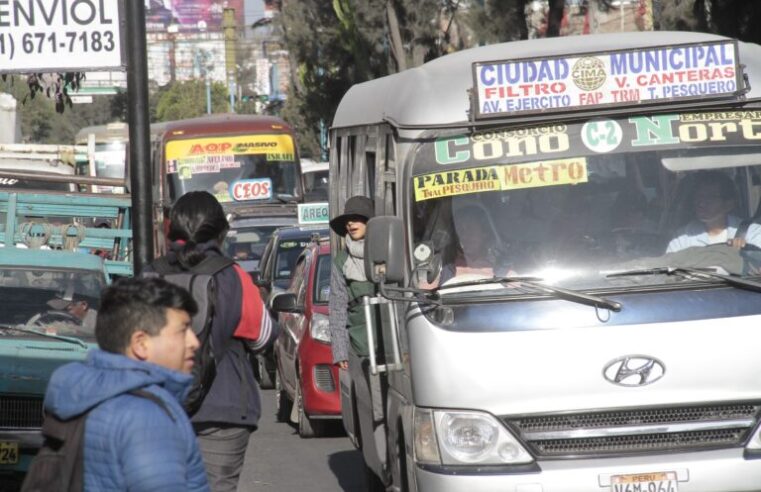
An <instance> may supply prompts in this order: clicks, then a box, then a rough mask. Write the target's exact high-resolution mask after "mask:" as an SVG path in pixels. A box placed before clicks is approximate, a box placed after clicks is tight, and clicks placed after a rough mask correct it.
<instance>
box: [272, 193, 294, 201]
mask: <svg viewBox="0 0 761 492" xmlns="http://www.w3.org/2000/svg"><path fill="white" fill-rule="evenodd" d="M272 198H274V199H275V200H277V201H279V202H280V203H296V198H295V197H294V196H293V195H289V194H287V193H275V194H274V195H272Z"/></svg>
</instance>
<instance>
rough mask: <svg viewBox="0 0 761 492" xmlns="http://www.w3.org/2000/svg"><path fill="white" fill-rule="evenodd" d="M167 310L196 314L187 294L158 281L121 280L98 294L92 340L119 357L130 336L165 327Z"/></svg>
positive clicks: (176, 287) (155, 331) (163, 281)
mask: <svg viewBox="0 0 761 492" xmlns="http://www.w3.org/2000/svg"><path fill="white" fill-rule="evenodd" d="M167 309H178V310H182V311H185V312H187V313H188V314H189V315H190V316H193V315H195V314H196V312H198V307H197V305H196V302H195V301H194V300H193V297H192V296H191V295H190V293H189V292H188V291H187V290H185V289H183V288H182V287H178V286H176V285H174V284H170V283H169V282H167V281H166V280H164V279H161V278H158V277H151V278H142V277H134V278H122V279H119V280H117V281H116V282H114V283H113V284H112V285H111V286H109V287H106V288H105V289H104V290H103V292H102V294H101V301H100V309H99V311H98V317H97V320H96V322H95V339H96V340H97V341H98V346H100V348H101V349H102V350H105V351H106V352H112V353H115V354H123V353H124V352H125V351H126V350H127V347H128V346H129V343H130V338H132V334H133V333H134V332H136V331H137V330H142V331H144V332H146V333H148V334H149V335H151V336H156V335H158V334H159V332H160V331H161V329H162V328H163V327H164V326H165V325H166V322H167V318H166V311H167Z"/></svg>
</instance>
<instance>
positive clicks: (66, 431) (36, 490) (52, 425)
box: [21, 390, 174, 492]
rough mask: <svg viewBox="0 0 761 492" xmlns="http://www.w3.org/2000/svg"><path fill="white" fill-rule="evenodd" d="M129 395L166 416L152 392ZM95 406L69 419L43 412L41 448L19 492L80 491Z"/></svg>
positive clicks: (138, 391) (139, 391) (163, 406)
mask: <svg viewBox="0 0 761 492" xmlns="http://www.w3.org/2000/svg"><path fill="white" fill-rule="evenodd" d="M129 393H130V394H131V395H135V396H140V397H142V398H146V399H148V400H151V401H153V402H155V403H156V404H157V405H159V406H160V407H161V408H162V409H163V410H164V411H165V412H166V413H167V415H169V417H170V418H171V419H172V420H174V416H173V415H172V413H171V412H170V411H169V409H168V408H167V406H166V404H165V403H164V402H163V401H162V400H161V398H159V397H158V396H156V395H154V394H153V393H151V392H149V391H145V390H133V391H130V392H129ZM95 408H97V406H95V407H93V408H91V409H90V410H88V411H87V412H85V413H83V414H81V415H78V416H76V417H73V418H71V419H69V420H60V419H58V418H57V417H56V416H55V415H53V414H50V413H49V414H46V415H45V420H44V421H43V422H42V437H43V438H44V441H43V444H42V447H41V448H40V450H39V451H38V452H37V455H36V456H35V457H34V459H33V460H32V462H31V464H30V465H29V470H27V472H26V477H24V483H23V485H22V486H21V492H80V491H82V490H84V471H85V467H84V450H85V420H86V419H87V416H88V415H89V414H90V412H92V411H93V410H94V409H95Z"/></svg>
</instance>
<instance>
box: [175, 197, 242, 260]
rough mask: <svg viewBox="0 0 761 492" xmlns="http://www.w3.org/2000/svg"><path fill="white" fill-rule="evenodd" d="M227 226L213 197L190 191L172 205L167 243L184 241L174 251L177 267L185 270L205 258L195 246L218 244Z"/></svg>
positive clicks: (219, 206) (228, 225) (223, 215)
mask: <svg viewBox="0 0 761 492" xmlns="http://www.w3.org/2000/svg"><path fill="white" fill-rule="evenodd" d="M229 228H230V224H229V223H228V222H227V217H225V211H224V210H223V209H222V205H220V204H219V202H218V201H217V199H216V198H214V195H212V194H211V193H208V192H206V191H191V192H188V193H186V194H184V195H182V196H181V197H180V198H179V199H178V200H177V202H175V204H174V206H173V207H172V210H171V212H170V213H169V234H168V237H169V240H170V241H184V242H185V244H184V245H183V246H182V248H181V249H178V250H177V251H176V253H177V259H178V261H179V262H180V264H181V265H182V266H183V267H185V268H189V267H192V266H194V265H197V264H198V263H200V262H201V261H203V259H204V258H205V255H204V253H203V252H201V251H198V250H197V249H196V246H197V245H199V244H203V243H206V242H209V241H212V240H222V239H224V235H225V233H226V232H227V230H228V229H229Z"/></svg>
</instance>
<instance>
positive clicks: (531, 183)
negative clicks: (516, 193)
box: [500, 157, 587, 190]
mask: <svg viewBox="0 0 761 492" xmlns="http://www.w3.org/2000/svg"><path fill="white" fill-rule="evenodd" d="M500 175H501V178H502V189H503V190H517V189H521V188H537V187H540V186H556V185H564V184H577V183H586V182H587V159H586V158H584V157H577V158H575V159H558V160H554V161H540V162H532V163H530V164H514V165H512V166H502V168H501V169H500Z"/></svg>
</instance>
